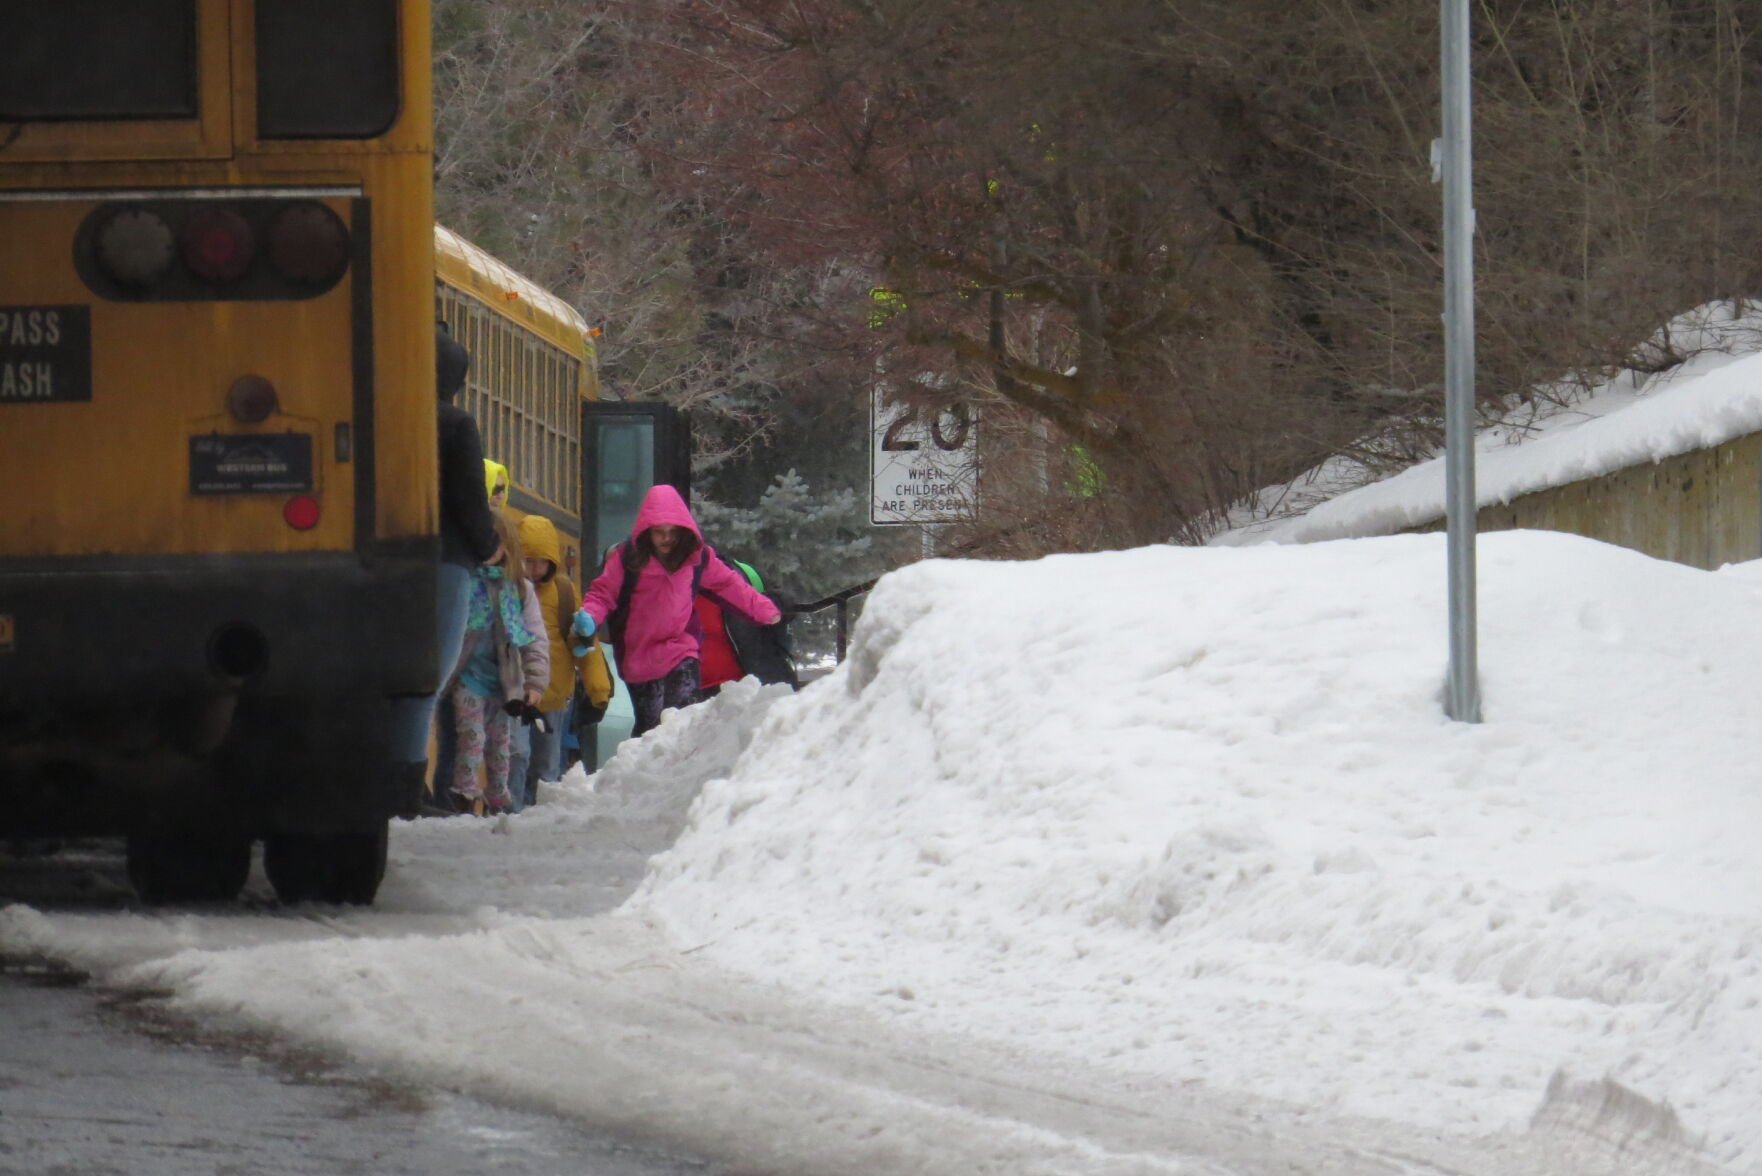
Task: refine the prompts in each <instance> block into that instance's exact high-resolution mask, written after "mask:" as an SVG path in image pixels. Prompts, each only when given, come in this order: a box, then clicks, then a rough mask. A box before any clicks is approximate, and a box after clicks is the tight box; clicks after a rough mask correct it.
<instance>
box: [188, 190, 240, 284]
mask: <svg viewBox="0 0 1762 1176" xmlns="http://www.w3.org/2000/svg"><path fill="white" fill-rule="evenodd" d="M256 251H257V243H256V241H255V240H254V239H253V238H252V236H251V226H250V225H249V224H248V223H247V222H246V221H245V218H244V217H242V216H240V215H239V214H238V213H236V212H234V211H232V210H231V209H230V208H204V209H203V210H202V211H200V212H198V213H195V214H194V215H193V216H191V217H190V219H189V220H188V221H187V222H185V224H184V239H183V254H184V264H185V265H186V266H188V267H189V268H190V272H191V273H193V274H195V275H196V276H197V277H199V278H204V279H206V280H207V281H210V282H232V281H236V280H238V279H239V278H241V277H243V276H244V273H245V271H246V270H247V269H250V268H251V257H252V255H253V254H254V253H256Z"/></svg>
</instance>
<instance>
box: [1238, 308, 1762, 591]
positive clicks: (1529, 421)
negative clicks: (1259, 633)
mask: <svg viewBox="0 0 1762 1176" xmlns="http://www.w3.org/2000/svg"><path fill="white" fill-rule="evenodd" d="M1727 326H1728V334H1729V337H1726V336H1722V335H1719V334H1718V333H1716V332H1714V331H1713V329H1712V328H1710V327H1708V326H1707V325H1706V324H1702V325H1701V326H1700V328H1699V330H1700V332H1701V333H1702V334H1704V335H1706V336H1707V338H1705V339H1703V340H1702V342H1705V343H1708V344H1709V345H1710V346H1714V347H1715V348H1719V347H1730V348H1734V349H1736V348H1741V349H1742V350H1734V351H1728V350H1722V349H1713V350H1707V351H1703V352H1700V353H1698V354H1696V355H1694V356H1693V357H1692V358H1691V359H1689V360H1688V361H1686V362H1684V363H1682V364H1680V365H1678V366H1677V367H1675V368H1672V369H1671V370H1669V371H1667V372H1664V373H1661V374H1658V375H1642V374H1640V373H1633V372H1629V373H1624V374H1623V375H1621V376H1620V377H1618V378H1616V379H1615V380H1612V381H1611V382H1609V383H1608V384H1606V385H1604V386H1603V387H1601V388H1599V389H1598V390H1597V391H1596V392H1595V393H1593V394H1592V395H1590V396H1588V397H1584V398H1582V399H1580V400H1579V401H1578V402H1576V403H1574V404H1573V405H1572V406H1571V407H1569V408H1559V407H1557V406H1555V405H1553V404H1550V403H1547V402H1537V405H1536V408H1535V411H1534V412H1533V414H1532V415H1530V416H1528V417H1520V416H1519V415H1517V414H1514V416H1513V417H1512V419H1511V420H1510V421H1509V422H1508V423H1506V424H1503V425H1498V426H1493V427H1489V428H1486V429H1484V430H1482V431H1481V432H1480V433H1479V434H1478V435H1477V437H1476V439H1475V505H1476V507H1477V509H1481V510H1486V508H1489V507H1498V506H1503V505H1507V504H1510V503H1512V502H1513V501H1515V500H1518V499H1521V498H1523V497H1524V496H1526V495H1539V494H1544V493H1545V492H1547V491H1550V490H1555V489H1558V488H1560V487H1565V486H1568V485H1572V484H1574V483H1581V484H1583V483H1591V484H1593V485H1594V484H1596V483H1598V482H1599V481H1601V480H1605V479H1609V478H1610V476H1611V475H1614V474H1617V473H1618V472H1619V471H1636V470H1637V471H1641V472H1643V471H1646V470H1649V469H1651V468H1652V467H1654V466H1656V465H1658V464H1660V463H1666V462H1672V463H1673V465H1672V472H1674V473H1676V474H1677V475H1678V476H1677V478H1676V479H1675V480H1676V482H1677V485H1675V486H1672V487H1669V488H1668V490H1669V493H1667V494H1664V495H1658V494H1656V493H1654V494H1653V495H1652V496H1653V497H1655V498H1656V499H1657V501H1656V502H1653V503H1639V504H1633V503H1631V502H1630V501H1629V500H1631V499H1633V498H1635V497H1636V496H1638V497H1644V496H1646V495H1647V491H1648V490H1652V491H1654V492H1655V490H1656V488H1651V487H1644V486H1641V485H1640V484H1639V483H1638V482H1637V481H1634V482H1629V483H1623V484H1619V485H1614V484H1612V485H1610V486H1608V488H1607V491H1606V493H1605V494H1604V495H1603V496H1602V497H1603V498H1604V499H1606V500H1607V501H1592V502H1585V501H1582V500H1579V501H1575V502H1573V503H1572V504H1571V505H1570V506H1567V505H1565V504H1563V503H1555V502H1550V501H1545V500H1544V501H1532V502H1531V503H1530V504H1529V506H1530V509H1529V510H1528V511H1526V512H1524V514H1523V515H1520V516H1517V517H1515V518H1511V517H1507V518H1493V519H1483V526H1484V527H1487V528H1488V529H1490V528H1491V527H1493V526H1511V525H1513V524H1514V523H1515V525H1518V526H1547V527H1548V528H1549V529H1555V530H1570V531H1577V532H1579V533H1587V534H1588V533H1595V534H1597V535H1598V536H1599V537H1602V538H1606V539H1609V540H1610V541H1619V542H1621V543H1623V545H1624V546H1633V547H1637V548H1640V549H1643V550H1647V551H1649V552H1650V553H1651V554H1654V555H1659V556H1662V557H1666V558H1672V559H1679V560H1683V561H1684V562H1691V563H1696V564H1697V565H1699V566H1707V567H1717V566H1718V565H1719V564H1720V563H1722V562H1736V561H1738V560H1741V559H1754V558H1756V557H1757V556H1758V555H1762V549H1759V547H1758V544H1759V542H1762V539H1759V536H1758V530H1762V526H1759V520H1758V515H1757V505H1756V499H1757V496H1758V487H1759V486H1762V465H1759V464H1758V460H1757V456H1756V453H1755V449H1756V447H1755V446H1754V445H1752V446H1750V447H1748V448H1747V449H1745V450H1744V451H1743V453H1742V455H1741V464H1742V468H1741V469H1732V468H1719V467H1717V466H1714V465H1710V466H1708V467H1707V468H1696V467H1692V466H1689V465H1685V464H1683V463H1682V461H1681V459H1683V458H1685V457H1686V456H1687V455H1692V454H1696V453H1700V452H1704V451H1713V450H1716V449H1719V448H1720V447H1722V446H1729V445H1730V444H1731V443H1732V442H1735V441H1738V440H1739V439H1740V438H1750V437H1753V435H1754V434H1756V433H1758V432H1762V354H1757V353H1755V348H1756V346H1757V339H1756V337H1755V334H1754V332H1755V320H1754V319H1753V318H1746V319H1744V320H1742V321H1741V322H1739V323H1736V324H1728V325H1727ZM1683 329H1684V330H1689V328H1687V327H1685V328H1683ZM1728 460H1729V455H1728ZM1679 467H1680V468H1679ZM1363 477H1364V471H1363V470H1362V468H1360V467H1356V466H1354V465H1353V464H1352V463H1350V462H1344V461H1341V460H1335V461H1333V462H1330V463H1327V464H1325V465H1323V466H1321V467H1318V468H1317V469H1316V470H1314V471H1311V472H1310V473H1309V474H1308V475H1305V476H1304V477H1303V478H1299V479H1298V480H1297V481H1295V482H1293V483H1291V484H1290V485H1288V486H1282V487H1276V488H1272V489H1269V490H1264V491H1262V492H1261V493H1260V494H1258V495H1256V496H1255V499H1254V501H1253V502H1250V503H1245V504H1243V506H1242V508H1241V509H1239V510H1237V511H1235V512H1233V514H1232V519H1231V522H1232V525H1233V529H1231V530H1228V531H1225V532H1223V533H1222V534H1220V535H1218V536H1217V537H1216V538H1214V539H1213V540H1212V542H1213V543H1214V544H1217V545H1220V546H1239V545H1243V544H1252V543H1261V542H1275V543H1308V542H1314V541H1317V540H1323V539H1342V538H1352V537H1363V536H1368V535H1386V534H1393V533H1395V532H1398V531H1404V530H1409V529H1413V528H1416V527H1423V526H1427V525H1430V524H1434V523H1438V522H1439V521H1441V520H1442V519H1443V517H1444V510H1445V483H1444V459H1443V457H1442V456H1441V455H1440V456H1438V457H1436V458H1434V459H1432V460H1430V461H1424V462H1420V463H1418V464H1416V465H1414V466H1411V467H1410V468H1408V469H1405V470H1402V471H1401V472H1400V473H1397V474H1393V475H1390V476H1389V477H1386V478H1383V479H1381V480H1379V481H1374V482H1371V483H1370V484H1368V485H1359V484H1358V482H1359V481H1361V480H1362V479H1363ZM1714 478H1718V479H1722V480H1724V481H1727V482H1729V483H1730V485H1729V486H1722V487H1721V488H1720V490H1721V491H1727V490H1729V491H1730V492H1729V493H1719V494H1718V495H1717V497H1718V498H1719V499H1720V500H1717V501H1716V500H1715V497H1716V494H1715V493H1714V492H1712V491H1711V488H1710V487H1709V486H1708V485H1706V483H1707V482H1709V481H1710V480H1712V479H1714ZM1695 482H1699V483H1701V484H1700V485H1699V486H1698V487H1697V486H1695V485H1691V484H1689V483H1695ZM1624 508H1625V509H1624ZM1649 511H1650V512H1660V513H1663V514H1665V515H1670V514H1673V513H1679V512H1684V511H1689V512H1695V511H1698V512H1700V513H1701V514H1705V515H1707V516H1708V517H1707V518H1706V519H1696V520H1694V521H1693V522H1692V523H1690V524H1688V528H1687V529H1690V530H1705V531H1709V532H1713V533H1712V534H1709V535H1708V536H1706V538H1705V541H1704V545H1705V546H1707V547H1708V548H1709V552H1710V553H1709V554H1703V553H1701V551H1700V550H1699V548H1698V547H1697V545H1696V543H1695V542H1693V541H1692V540H1691V541H1690V542H1689V547H1691V548H1695V550H1693V551H1688V552H1679V551H1678V550H1676V549H1675V547H1673V544H1674V543H1678V542H1679V540H1678V539H1677V538H1675V537H1673V532H1674V531H1677V530H1681V529H1683V528H1682V527H1680V526H1678V525H1677V520H1675V519H1673V518H1668V517H1666V518H1659V519H1656V520H1654V519H1649V518H1648V517H1647V513H1648V512H1649ZM1269 516H1270V517H1269ZM1734 527H1735V528H1736V530H1737V531H1740V532H1741V534H1726V533H1723V532H1722V530H1721V529H1722V528H1724V529H1726V530H1729V529H1731V528H1734ZM1652 532H1655V534H1653V533H1652ZM1740 548H1741V550H1739V549H1740ZM1685 555H1686V556H1688V558H1685Z"/></svg>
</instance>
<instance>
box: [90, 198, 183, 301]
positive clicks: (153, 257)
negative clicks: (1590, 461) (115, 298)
mask: <svg viewBox="0 0 1762 1176" xmlns="http://www.w3.org/2000/svg"><path fill="white" fill-rule="evenodd" d="M176 251H177V247H176V242H175V241H174V240H173V239H172V235H171V226H170V225H167V224H166V223H165V221H164V219H163V218H162V217H160V216H159V214H158V213H155V212H148V211H147V210H146V209H142V208H130V209H125V210H124V211H122V212H119V213H117V214H116V215H115V216H113V217H111V218H110V219H109V220H108V221H106V222H105V224H104V227H103V228H102V229H99V230H98V264H99V265H101V266H103V267H104V272H105V273H106V274H109V275H110V277H111V279H112V280H113V281H116V282H119V283H121V284H122V285H124V286H132V287H135V288H137V289H138V288H140V287H142V286H149V285H152V284H153V282H155V281H157V280H158V279H159V278H161V277H163V276H164V274H165V271H166V270H168V269H170V268H171V259H172V256H173V255H174V254H175V253H176Z"/></svg>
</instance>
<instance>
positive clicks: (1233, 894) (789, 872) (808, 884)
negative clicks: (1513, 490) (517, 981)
mask: <svg viewBox="0 0 1762 1176" xmlns="http://www.w3.org/2000/svg"><path fill="white" fill-rule="evenodd" d="M1442 544H1443V540H1442V537H1441V536H1404V537H1396V538H1389V539H1373V540H1359V541H1350V542H1336V543H1323V544H1316V545H1312V546H1305V547H1270V546H1269V547H1256V548H1244V549H1199V550H1195V549H1183V548H1150V549H1144V550H1138V551H1131V552H1123V553H1114V554H1106V555H1094V556H1067V557H1054V558H1049V559H1046V560H1042V561H1039V562H1037V563H1032V564H977V563H952V562H930V563H925V564H920V565H917V566H914V567H911V568H908V569H906V570H904V571H901V572H897V573H894V574H892V575H890V576H888V577H886V578H885V579H884V580H883V581H882V583H881V584H880V586H879V587H878V588H877V589H876V590H875V593H874V594H873V596H872V598H871V600H870V601H869V604H868V606H867V608H866V610H865V612H864V616H863V619H862V624H861V626H860V627H859V629H858V632H857V634H856V636H855V640H854V644H853V648H852V652H851V655H850V659H849V661H848V662H847V663H846V664H845V665H844V666H843V667H841V668H840V669H839V670H838V671H837V673H835V674H834V675H833V676H832V677H831V678H829V679H827V680H826V681H825V682H823V683H820V684H817V685H816V686H815V687H814V688H812V689H810V690H809V691H806V692H804V693H803V694H802V695H799V696H797V697H795V698H790V699H784V700H783V701H781V702H780V703H778V704H777V705H776V706H775V707H774V708H773V709H772V711H771V712H770V715H769V716H768V717H767V719H766V721H765V724H764V725H763V726H762V727H761V729H760V730H759V732H758V733H757V735H756V736H755V738H754V740H753V743H752V745H751V747H750V748H749V749H748V751H747V753H746V754H745V755H744V756H743V757H742V758H741V759H740V760H739V761H738V763H737V764H736V765H735V768H734V770H733V772H732V774H731V775H730V776H729V777H728V778H726V779H720V780H713V781H711V782H710V783H709V784H708V785H707V786H706V788H705V790H704V792H703V794H702V796H701V797H700V798H699V801H698V803H697V806H696V807H695V808H694V810H693V813H692V819H691V824H690V826H689V828H688V829H687V830H686V832H685V834H684V836H683V837H682V839H681V840H680V841H679V842H678V844H677V845H676V846H675V847H674V848H673V849H672V850H671V851H670V852H668V853H666V854H664V855H662V856H661V857H659V858H658V859H656V861H655V863H654V865H653V867H652V869H651V873H650V875H649V877H648V879H647V881H646V882H645V883H644V885H643V887H642V888H641V889H640V890H639V891H638V893H637V895H636V896H635V898H634V899H633V900H632V902H631V903H630V904H628V905H627V907H626V911H627V912H629V913H646V914H648V915H650V916H658V917H659V918H661V919H662V920H664V922H665V923H666V925H667V926H668V927H669V928H670V929H671V930H672V932H673V934H674V935H675V936H676V937H677V938H678V940H679V941H680V942H681V943H684V944H689V945H691V946H692V947H693V949H694V950H701V951H703V952H704V953H705V954H706V955H707V956H709V957H711V958H713V959H715V960H716V961H718V962H720V963H721V964H723V965H726V966H730V967H732V968H735V969H737V970H740V971H743V972H746V973H749V974H753V975H756V976H758V977H760V978H763V979H765V980H768V981H773V982H775V983H777V984H779V985H783V986H786V987H789V988H793V989H798V990H801V991H804V992H811V993H813V994H814V995H815V996H816V997H817V998H820V999H830V1000H833V1001H837V1002H844V1003H846V1004H848V1005H849V1006H851V1007H853V1008H859V1007H860V1008H862V1009H864V1010H869V1011H880V1012H882V1013H885V1014H887V1015H890V1016H892V1017H895V1018H898V1019H902V1020H905V1021H909V1022H911V1023H915V1024H919V1025H923V1026H928V1027H934V1028H936V1029H939V1030H946V1031H952V1032H957V1033H965V1034H971V1035H974V1036H975V1037H977V1038H986V1039H993V1040H1008V1041H1012V1042H1016V1043H1019V1044H1021V1045H1023V1046H1026V1047H1031V1048H1032V1049H1033V1050H1035V1051H1040V1052H1043V1053H1046V1054H1050V1055H1052V1056H1057V1055H1060V1054H1063V1055H1065V1056H1067V1057H1068V1058H1069V1059H1070V1060H1071V1063H1072V1064H1073V1065H1078V1064H1081V1065H1102V1066H1106V1067H1108V1068H1110V1069H1117V1070H1119V1071H1122V1072H1125V1073H1140V1074H1143V1075H1145V1076H1147V1077H1148V1076H1154V1077H1155V1078H1157V1079H1160V1080H1164V1081H1176V1082H1190V1083H1200V1084H1204V1085H1206V1086H1208V1087H1217V1088H1224V1089H1233V1090H1240V1091H1244V1092H1256V1093H1259V1094H1263V1095H1270V1096H1272V1097H1275V1098H1283V1099H1289V1100H1291V1101H1292V1102H1294V1103H1298V1104H1301V1105H1305V1106H1309V1107H1313V1108H1316V1109H1317V1110H1321V1111H1334V1112H1339V1113H1342V1114H1350V1115H1362V1116H1369V1117H1376V1118H1395V1119H1400V1120H1404V1121H1408V1122H1412V1123H1416V1124H1425V1125H1433V1126H1436V1127H1438V1128H1441V1129H1445V1130H1449V1131H1454V1132H1466V1133H1471V1134H1479V1133H1485V1132H1501V1131H1512V1130H1521V1129H1522V1128H1523V1127H1524V1126H1525V1125H1526V1124H1528V1123H1529V1122H1530V1121H1531V1119H1532V1117H1533V1118H1535V1119H1536V1121H1537V1123H1538V1124H1547V1123H1549V1122H1554V1121H1558V1120H1560V1119H1561V1118H1563V1117H1565V1118H1571V1115H1570V1114H1569V1113H1568V1112H1567V1111H1566V1110H1564V1109H1563V1107H1565V1106H1568V1105H1578V1106H1580V1107H1581V1109H1582V1107H1584V1106H1586V1105H1591V1104H1594V1106H1593V1109H1592V1111H1589V1112H1586V1113H1587V1114H1588V1115H1589V1116H1590V1118H1591V1119H1596V1118H1597V1117H1598V1116H1603V1115H1606V1114H1607V1113H1608V1111H1607V1106H1608V1101H1609V1100H1608V1099H1607V1098H1606V1097H1604V1095H1603V1094H1602V1093H1599V1092H1601V1091H1603V1090H1605V1089H1609V1090H1616V1091H1618V1092H1621V1098H1627V1099H1630V1100H1631V1101H1632V1102H1633V1103H1634V1104H1635V1105H1638V1106H1643V1107H1646V1108H1649V1111H1648V1113H1647V1114H1644V1115H1637V1116H1635V1115H1627V1116H1626V1117H1625V1118H1624V1119H1623V1121H1624V1122H1632V1123H1638V1124H1641V1125H1642V1127H1643V1126H1644V1125H1646V1124H1649V1125H1650V1126H1651V1128H1653V1129H1655V1130H1654V1131H1653V1136H1654V1139H1653V1142H1654V1143H1658V1142H1660V1141H1661V1140H1663V1138H1664V1136H1665V1135H1672V1136H1674V1135H1676V1134H1681V1135H1682V1136H1683V1137H1684V1138H1687V1139H1689V1140H1691V1141H1696V1142H1700V1143H1703V1144H1704V1145H1705V1147H1706V1148H1707V1149H1708V1152H1709V1153H1710V1154H1711V1155H1713V1156H1715V1157H1717V1159H1718V1160H1719V1161H1720V1162H1722V1163H1726V1164H1731V1165H1734V1166H1735V1169H1736V1170H1742V1171H1757V1170H1762V1114H1758V1113H1757V1109H1758V1108H1762V915H1759V913H1758V909H1757V906H1756V895H1757V894H1758V893H1759V892H1762V855H1759V854H1758V853H1757V852H1756V845H1755V842H1756V835H1757V830H1758V829H1759V828H1762V785H1759V783H1758V780H1759V777H1762V772H1759V771H1758V769H1757V766H1756V765H1757V761H1758V741H1759V740H1762V591H1759V589H1758V586H1757V585H1756V583H1755V582H1753V581H1752V580H1749V579H1746V578H1744V577H1741V576H1733V575H1715V574H1710V573H1705V572H1699V571H1695V570H1691V569H1687V568H1683V567H1679V566H1675V565H1671V564H1666V563H1660V562H1657V561H1653V560H1650V559H1647V558H1646V557H1643V556H1640V555H1636V554H1634V553H1632V552H1628V551H1624V550H1621V549H1617V548H1613V547H1608V546H1605V545H1602V544H1597V543H1593V542H1590V541H1587V540H1582V539H1577V538H1573V537H1568V536H1561V535H1553V534H1544V533H1529V532H1513V533H1506V534H1498V535H1489V536H1486V537H1485V538H1483V540H1482V544H1481V557H1480V563H1481V576H1482V579H1481V606H1482V608H1481V617H1482V626H1483V629H1482V661H1481V664H1482V670H1483V674H1484V691H1485V696H1486V722H1485V724H1484V725H1481V726H1464V725H1457V724H1452V723H1449V722H1447V721H1446V720H1445V719H1444V717H1443V715H1442V711H1441V707H1440V704H1439V690H1440V686H1441V683H1442V681H1443V678H1444V669H1445V656H1446V655H1445V647H1444V640H1445V629H1444V620H1443V618H1444V604H1443V590H1444V584H1443V574H1442V569H1443V567H1444V554H1443V549H1442ZM1605 1082H1607V1084H1608V1085H1607V1087H1606V1088H1605V1086H1602V1085H1598V1084H1600V1083H1605ZM1551 1089H1552V1090H1553V1095H1552V1096H1550V1090H1551ZM1573 1090H1577V1091H1579V1092H1580V1093H1581V1094H1583V1092H1585V1091H1590V1092H1592V1093H1591V1094H1588V1095H1584V1096H1583V1097H1579V1098H1577V1100H1576V1103H1575V1102H1574V1099H1573V1098H1566V1097H1565V1095H1566V1094H1567V1093H1568V1092H1571V1091H1573ZM1629 1092H1631V1093H1629ZM1586 1099H1589V1100H1590V1103H1589V1104H1587V1103H1586ZM1623 1130H1626V1128H1623ZM1636 1130H1637V1128H1636ZM1641 1133H1642V1134H1644V1133H1645V1132H1644V1131H1643V1130H1642V1131H1641Z"/></svg>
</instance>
